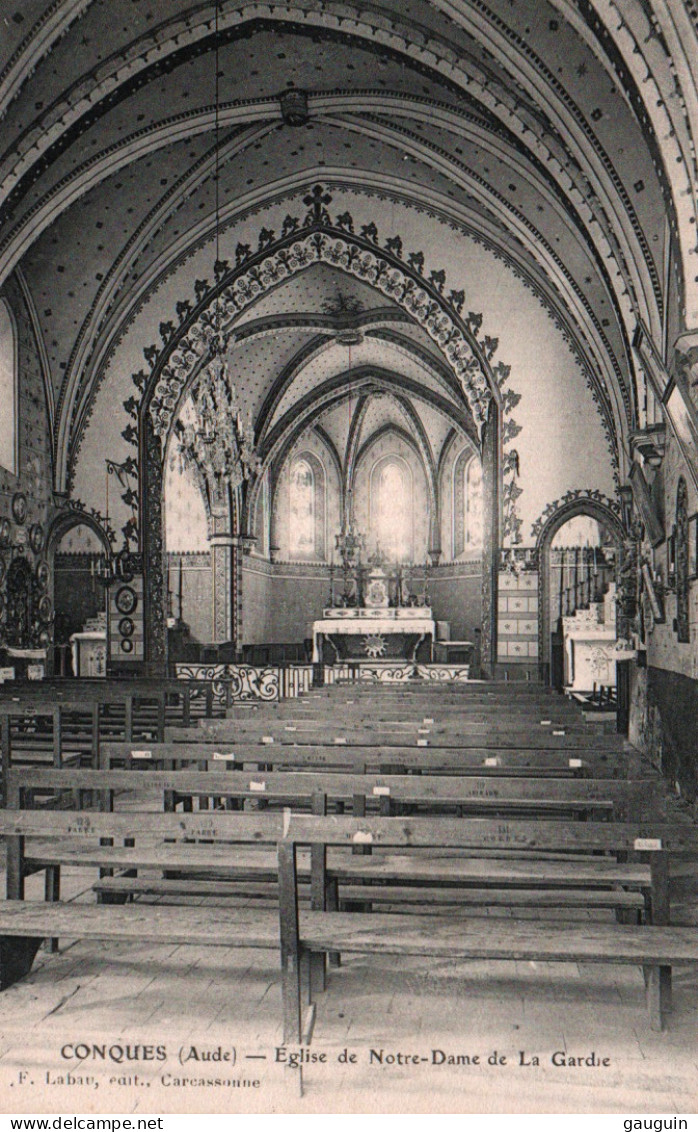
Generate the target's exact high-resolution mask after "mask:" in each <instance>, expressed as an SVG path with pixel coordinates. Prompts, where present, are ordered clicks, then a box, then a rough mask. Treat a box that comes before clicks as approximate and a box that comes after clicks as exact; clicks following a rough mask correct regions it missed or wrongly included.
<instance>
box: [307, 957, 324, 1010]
mask: <svg viewBox="0 0 698 1132" xmlns="http://www.w3.org/2000/svg"><path fill="white" fill-rule="evenodd" d="M326 976H327V956H326V954H325V952H324V951H312V952H310V956H309V964H308V1003H312V1001H313V996H314V995H316V994H322V993H323V992H324V991H325V990H326V987H327V980H326Z"/></svg>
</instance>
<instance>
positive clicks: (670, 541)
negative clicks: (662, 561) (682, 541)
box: [666, 527, 676, 582]
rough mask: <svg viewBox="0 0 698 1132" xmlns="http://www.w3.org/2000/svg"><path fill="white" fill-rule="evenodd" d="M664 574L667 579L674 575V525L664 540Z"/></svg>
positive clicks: (669, 579)
mask: <svg viewBox="0 0 698 1132" xmlns="http://www.w3.org/2000/svg"><path fill="white" fill-rule="evenodd" d="M666 574H667V581H669V582H671V581H672V579H673V578H675V577H676V527H674V528H673V529H672V532H671V534H670V535H667V540H666Z"/></svg>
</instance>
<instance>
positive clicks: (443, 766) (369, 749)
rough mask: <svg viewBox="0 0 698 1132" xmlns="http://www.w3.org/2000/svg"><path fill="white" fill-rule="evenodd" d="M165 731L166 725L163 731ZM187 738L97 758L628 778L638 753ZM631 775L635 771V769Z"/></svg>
mask: <svg viewBox="0 0 698 1132" xmlns="http://www.w3.org/2000/svg"><path fill="white" fill-rule="evenodd" d="M167 733H169V729H168V732H167ZM190 733H191V734H192V735H194V736H195V739H193V740H191V741H183V742H167V741H166V742H165V743H147V744H145V743H141V744H138V745H135V744H133V743H124V742H103V743H102V744H101V746H100V761H101V765H102V766H104V767H109V766H113V765H115V764H117V765H125V766H138V765H140V766H143V765H148V764H149V765H162V766H176V765H182V764H188V763H189V764H190V763H199V764H202V765H203V764H205V763H209V764H211V763H213V764H216V763H218V764H221V763H223V764H227V765H228V766H240V765H242V766H269V767H273V766H279V767H281V766H284V767H290V766H295V767H298V768H303V767H308V768H320V767H326V768H328V769H329V768H336V769H339V770H350V769H353V770H354V771H355V772H358V773H362V772H363V771H364V770H365V769H367V768H369V767H381V768H383V769H386V768H387V767H399V768H400V769H401V770H402V769H405V770H415V771H420V772H426V771H432V772H435V771H444V772H445V771H448V772H450V773H452V774H472V773H473V772H475V771H479V772H481V773H487V774H489V775H493V776H494V775H496V774H504V773H508V774H511V775H514V774H530V773H531V772H535V773H537V774H540V775H551V776H563V777H593V778H594V777H595V778H627V777H628V774H629V771H630V768H631V766H634V765H635V764H637V766H638V767H639V765H640V757H639V755H635V754H634V753H633V752H624V751H610V752H606V751H579V752H577V751H565V750H525V749H524V750H519V749H517V748H505V747H494V746H493V747H473V748H459V747H441V746H432V745H427V743H426V741H425V742H424V744H423V745H422V744H421V743H420V742H419V740H417V741H416V742H413V743H412V745H408V744H407V743H406V742H404V741H403V743H402V744H401V745H397V744H396V745H395V746H373V745H360V744H355V743H351V742H345V741H342V742H340V743H336V742H328V743H324V744H321V743H312V742H309V741H308V740H307V739H306V740H305V742H298V740H296V742H295V743H293V742H290V741H289V742H286V743H284V742H277V741H276V740H274V742H267V743H265V742H257V743H250V742H247V741H245V739H244V738H243V739H242V740H241V741H236V740H235V739H230V740H223V741H221V740H216V739H210V740H209V741H208V742H207V741H205V739H204V738H202V732H201V731H200V730H199V729H198V728H194V729H192V730H191V732H190ZM635 777H638V775H637V773H635Z"/></svg>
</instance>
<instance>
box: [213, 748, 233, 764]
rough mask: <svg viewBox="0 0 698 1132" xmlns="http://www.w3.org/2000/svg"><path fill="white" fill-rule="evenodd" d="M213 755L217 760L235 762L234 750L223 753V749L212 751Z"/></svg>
mask: <svg viewBox="0 0 698 1132" xmlns="http://www.w3.org/2000/svg"><path fill="white" fill-rule="evenodd" d="M213 757H214V759H216V760H217V761H219V762H220V761H223V762H233V763H234V762H235V751H230V752H229V753H228V754H224V752H223V751H214V752H213Z"/></svg>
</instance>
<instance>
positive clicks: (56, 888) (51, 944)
mask: <svg viewBox="0 0 698 1132" xmlns="http://www.w3.org/2000/svg"><path fill="white" fill-rule="evenodd" d="M60 898H61V869H60V865H48V866H47V868H46V872H45V874H44V900H45V901H46V902H47V903H49V904H55V903H56V902H57V901H58V900H60ZM46 942H47V950H48V951H50V952H51V954H52V955H53V954H55V953H56V952H57V951H58V940H57V939H55V938H53V939H49V940H47V941H46Z"/></svg>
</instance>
